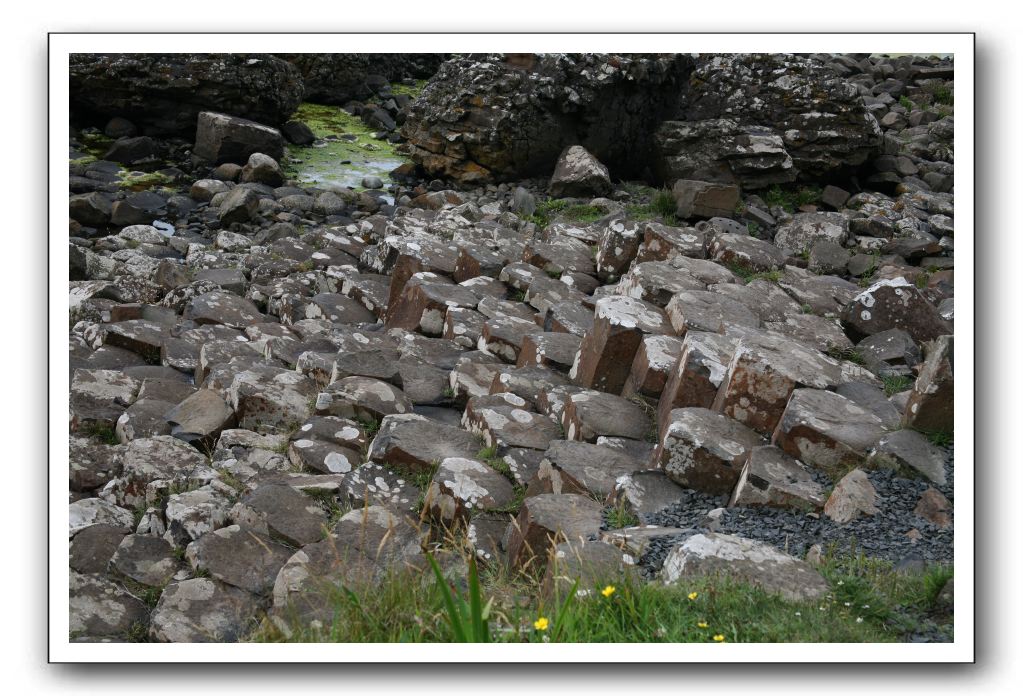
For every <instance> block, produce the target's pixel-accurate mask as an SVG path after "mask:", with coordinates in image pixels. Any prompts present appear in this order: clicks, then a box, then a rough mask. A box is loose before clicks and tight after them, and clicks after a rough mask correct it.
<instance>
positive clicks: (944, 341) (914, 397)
mask: <svg viewBox="0 0 1023 696" xmlns="http://www.w3.org/2000/svg"><path fill="white" fill-rule="evenodd" d="M953 348H954V340H953V337H952V336H941V337H939V338H938V339H936V340H935V341H933V342H931V343H930V344H928V345H927V347H926V357H925V358H924V363H923V366H922V367H921V368H920V373H919V375H918V376H917V378H916V383H914V385H913V389H912V390H911V391H910V392H909V398H908V400H907V401H906V410H905V412H904V416H903V423H904V424H905V425H907V426H909V427H911V428H916V429H918V430H922V431H925V432H945V433H951V432H952V430H953V426H954V424H955V413H954V405H955V399H954V397H955V379H954V374H953V370H952V367H953V363H954V354H955V351H954V349H953Z"/></svg>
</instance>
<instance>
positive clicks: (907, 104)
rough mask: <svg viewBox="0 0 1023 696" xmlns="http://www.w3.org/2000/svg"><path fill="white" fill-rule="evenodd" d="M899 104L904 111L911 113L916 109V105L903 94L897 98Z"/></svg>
mask: <svg viewBox="0 0 1023 696" xmlns="http://www.w3.org/2000/svg"><path fill="white" fill-rule="evenodd" d="M899 104H901V105H902V108H904V109H905V110H906V111H912V110H913V109H915V108H916V104H914V103H913V102H912V100H911V99H910V98H909V97H907V96H906V95H905V94H903V95H902V96H901V97H899Z"/></svg>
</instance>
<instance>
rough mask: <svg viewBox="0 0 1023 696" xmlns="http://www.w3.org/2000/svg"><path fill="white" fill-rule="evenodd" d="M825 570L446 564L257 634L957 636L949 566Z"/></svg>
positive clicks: (354, 637)
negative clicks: (577, 575) (780, 587)
mask: <svg viewBox="0 0 1023 696" xmlns="http://www.w3.org/2000/svg"><path fill="white" fill-rule="evenodd" d="M821 573H822V575H823V576H824V577H825V579H826V580H827V581H828V583H829V587H830V591H829V592H828V594H827V595H826V596H825V597H823V598H821V599H818V600H814V601H803V602H791V601H787V600H785V599H783V598H781V597H780V596H778V595H774V594H769V593H767V592H765V591H763V590H761V589H758V588H755V587H752V586H750V585H748V584H745V583H742V582H737V581H734V580H729V579H725V578H699V579H692V580H688V581H685V582H683V583H680V584H678V585H672V586H665V585H662V584H660V583H639V582H637V581H623V580H620V579H610V578H609V579H604V580H602V581H601V582H598V583H595V584H594V586H592V587H580V588H579V590H580V591H581V592H579V593H577V592H574V591H572V590H569V591H565V592H562V593H561V594H560V596H558V595H557V594H554V595H544V596H541V593H540V591H539V589H540V588H539V585H538V583H537V581H536V580H535V579H533V578H528V577H523V576H520V577H514V578H513V577H509V576H507V574H505V573H504V572H503V571H501V570H500V569H499V568H489V569H488V568H484V569H483V570H482V571H481V572H480V573H479V574H478V576H477V578H478V579H474V578H473V571H472V570H471V567H470V570H469V578H468V579H467V580H466V581H465V582H459V581H457V580H456V581H455V582H454V585H455V587H454V588H453V587H451V586H450V585H449V582H450V581H451V578H450V575H449V576H448V577H444V574H443V573H442V571H441V570H440V568H439V567H436V568H435V569H434V574H433V575H432V576H431V575H430V574H429V573H422V572H407V573H399V572H392V573H391V574H390V575H388V576H387V577H385V578H383V579H381V580H379V581H377V582H374V583H372V584H371V585H367V586H365V587H357V586H352V587H342V586H337V587H334V588H331V590H330V594H329V597H330V602H331V607H332V609H333V612H334V617H335V619H334V621H333V622H332V623H331V624H330V625H328V626H324V627H322V628H312V627H309V626H307V625H301V624H295V625H292V626H291V631H290V632H289V633H288V634H285V633H283V632H282V631H281V630H280V629H279V628H277V627H275V626H272V625H270V623H269V622H264V625H263V626H262V627H261V628H260V629H259V630H257V631H256V632H255V633H254V634H253V635H252V636H250V640H253V641H260V642H274V641H291V642H303V641H327V642H390V643H393V642H454V641H462V640H479V641H493V642H548V641H549V642H570V643H574V642H602V643H612V642H630V643H642V642H682V643H694V642H695V643H703V642H720V641H716V640H715V636H720V637H721V640H722V641H724V642H801V643H802V642H807V643H809V642H895V641H900V640H903V639H904V638H905V636H906V635H907V633H909V632H913V631H917V630H922V629H925V628H937V629H939V630H941V631H942V632H943V633H944V634H945V635H946V636H947V637H949V638H951V637H952V634H951V632H952V624H951V617H949V616H946V615H944V612H943V611H942V610H941V608H940V607H939V606H938V603H937V597H938V594H939V593H940V591H941V588H942V587H943V586H944V583H945V581H946V580H947V579H948V578H949V577H951V569H949V568H948V567H944V566H932V567H930V568H928V569H927V570H926V571H925V572H924V573H918V574H904V573H899V572H896V571H895V570H894V569H893V567H892V565H891V564H890V563H887V562H883V561H876V560H871V559H867V558H865V557H863V556H862V555H853V556H847V557H843V558H831V557H828V556H826V558H825V562H824V565H823V566H822V567H821ZM609 586H610V587H611V588H613V589H606V588H608V587H609ZM458 587H467V588H468V589H467V590H460V589H456V588H458ZM602 590H603V591H602ZM524 597H525V598H527V599H526V601H523V598H524ZM542 620H546V621H542ZM536 622H540V626H541V627H544V626H545V628H538V627H537V623H536Z"/></svg>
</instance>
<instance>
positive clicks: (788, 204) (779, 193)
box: [762, 184, 821, 213]
mask: <svg viewBox="0 0 1023 696" xmlns="http://www.w3.org/2000/svg"><path fill="white" fill-rule="evenodd" d="M762 198H763V199H764V203H766V204H767V206H768V207H769V208H773V207H774V206H780V207H781V208H782V209H784V210H785V211H786V212H789V213H793V212H795V211H796V210H797V209H798V208H799V207H800V206H803V205H815V204H816V203H817V202H818V201H820V198H821V189H820V188H818V187H816V186H804V187H802V188H793V187H785V188H782V187H781V186H778V185H777V184H775V185H774V186H772V187H771V188H769V189H767V191H765V192H764V195H763V196H762Z"/></svg>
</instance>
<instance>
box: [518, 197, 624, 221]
mask: <svg viewBox="0 0 1023 696" xmlns="http://www.w3.org/2000/svg"><path fill="white" fill-rule="evenodd" d="M604 215H605V213H604V211H602V210H601V209H600V208H597V207H595V206H592V205H584V204H581V203H570V202H569V201H567V200H565V199H561V198H548V199H547V200H544V201H541V202H540V203H538V204H537V206H536V210H535V211H534V212H533V214H532V215H530V216H528V217H527V218H526V220H528V221H529V222H532V223H534V224H535V225H536V226H537V227H540V228H544V227H547V226H548V225H549V224H551V222H553V221H554V219H555V218H556V217H560V218H564V219H567V220H571V221H572V222H581V223H590V222H596V221H597V220H599V219H600V218H602V217H604Z"/></svg>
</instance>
